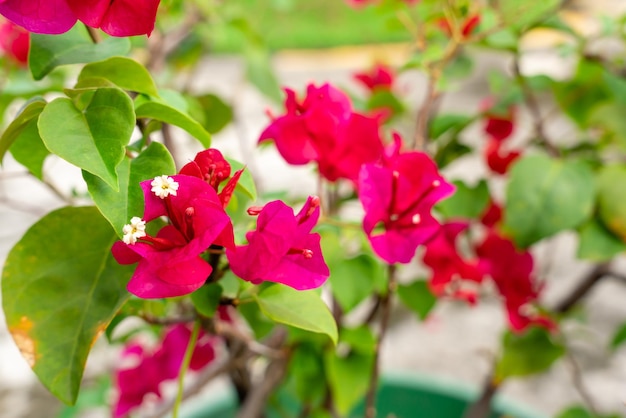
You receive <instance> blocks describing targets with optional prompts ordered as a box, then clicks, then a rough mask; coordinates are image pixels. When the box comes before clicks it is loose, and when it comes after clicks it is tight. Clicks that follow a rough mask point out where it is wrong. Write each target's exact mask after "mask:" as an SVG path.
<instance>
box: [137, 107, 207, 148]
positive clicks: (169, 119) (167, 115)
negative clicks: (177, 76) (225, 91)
mask: <svg viewBox="0 0 626 418" xmlns="http://www.w3.org/2000/svg"><path fill="white" fill-rule="evenodd" d="M136 106H137V107H136V109H135V112H136V114H137V118H138V119H153V120H158V121H160V122H165V123H169V124H170V125H174V126H178V127H179V128H182V129H184V130H185V131H187V132H188V133H189V134H190V135H192V136H193V137H194V138H196V139H197V140H198V141H200V143H201V144H202V145H203V146H204V147H205V148H209V147H210V146H211V134H210V133H208V132H207V131H206V130H205V129H204V128H203V127H202V125H200V124H199V123H198V122H197V121H195V120H194V119H192V118H191V116H189V115H188V114H186V113H184V112H182V111H181V110H179V109H177V108H176V107H175V106H174V105H171V104H169V103H166V102H165V101H146V100H141V101H138V102H137V103H136Z"/></svg>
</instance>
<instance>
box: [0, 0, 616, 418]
mask: <svg viewBox="0 0 626 418" xmlns="http://www.w3.org/2000/svg"><path fill="white" fill-rule="evenodd" d="M607 5H611V7H620V8H621V9H623V10H626V0H624V1H612V2H611V1H606V0H605V1H595V2H593V3H591V4H590V5H589V6H588V7H589V8H593V9H594V10H606V9H603V8H604V7H607ZM578 19H580V20H581V21H582V22H583V24H586V23H584V22H585V19H583V18H578ZM544 44H545V39H544V38H542V37H540V36H538V37H536V38H535V37H533V38H532V39H529V40H527V52H526V56H525V58H524V60H523V62H522V67H523V68H522V70H523V71H524V72H526V73H528V74H530V73H542V72H543V73H549V74H550V75H552V76H567V74H569V72H570V71H571V64H572V63H571V62H567V61H564V60H562V59H560V58H559V57H557V56H555V55H552V54H548V53H546V52H545V50H544V49H543V48H542V45H544ZM404 53H405V51H404V50H403V49H402V48H398V47H383V48H375V49H371V48H368V49H353V48H352V49H339V50H334V51H330V52H329V51H326V52H323V53H319V54H311V53H307V54H301V53H295V52H291V53H283V54H280V55H278V56H277V57H276V60H275V66H276V70H277V72H278V74H279V77H280V79H281V81H282V82H283V83H284V84H286V85H288V86H291V87H293V88H295V89H297V90H302V89H303V87H304V86H305V85H306V83H308V82H311V81H315V82H317V83H321V82H324V81H330V82H333V83H335V84H336V85H339V86H346V87H350V88H353V89H354V90H357V86H355V84H354V83H353V81H352V80H351V77H350V74H351V73H352V72H354V71H356V70H359V69H362V68H365V67H367V66H368V65H369V64H370V63H371V62H372V61H373V60H374V59H384V60H387V61H390V62H397V63H400V62H401V61H402V57H403V55H404ZM475 53H476V54H477V56H478V57H479V58H480V59H479V60H478V65H477V68H476V70H475V74H476V75H475V76H474V77H473V78H472V79H470V80H469V81H468V82H467V83H465V84H464V85H462V86H459V88H458V89H457V90H456V91H454V92H453V93H451V94H449V95H447V96H446V98H445V100H444V102H443V109H444V110H447V111H456V112H468V113H469V112H473V111H474V110H475V109H476V108H477V106H478V103H479V101H480V99H481V98H482V97H484V96H485V95H486V94H487V86H486V84H485V83H484V81H482V80H483V79H482V78H481V77H480V76H479V75H482V74H484V73H485V71H487V70H488V69H490V68H500V69H504V70H506V69H507V68H508V67H509V65H508V63H507V61H506V59H505V58H504V57H502V56H498V55H494V54H485V53H484V52H479V51H476V52H475ZM240 64H241V63H240V61H239V60H238V59H237V58H229V57H220V58H213V59H208V60H207V61H206V63H205V65H204V66H203V75H202V76H201V77H198V79H197V81H196V82H195V83H194V88H195V89H197V90H198V91H212V92H216V93H218V94H220V95H221V96H223V97H224V98H225V99H226V100H227V101H230V102H231V103H233V104H234V105H235V106H236V109H237V115H236V119H237V123H236V124H234V125H231V126H230V127H228V128H227V129H225V130H224V131H223V132H222V133H220V134H219V135H217V136H216V137H215V139H214V146H215V147H216V148H219V149H221V150H222V151H224V152H225V153H226V154H229V155H232V156H233V157H236V158H240V159H242V160H244V161H246V163H248V165H249V167H250V169H251V170H252V172H253V173H254V174H255V175H256V176H257V177H258V178H259V180H260V184H261V187H263V188H264V189H265V190H269V189H270V186H271V189H277V190H278V189H285V188H287V189H289V190H291V192H292V193H293V194H297V195H306V194H314V193H315V192H316V190H315V189H316V186H315V181H314V179H313V177H312V176H311V175H310V171H311V167H306V168H293V167H289V166H287V165H286V164H285V163H283V162H282V160H281V159H280V158H279V157H278V156H277V155H276V153H275V152H274V151H273V150H272V149H269V148H266V149H264V150H261V151H258V152H257V151H254V148H253V145H254V143H255V141H256V138H257V136H258V134H259V132H260V130H261V129H262V127H263V126H264V125H265V124H266V123H267V117H266V116H265V115H264V110H265V108H266V107H268V106H269V105H268V104H267V102H266V101H265V100H264V98H263V97H261V96H260V94H259V93H257V92H256V91H255V90H254V89H253V88H251V87H250V86H248V85H247V84H245V83H244V82H243V81H242V80H243V78H244V75H243V69H242V68H241V65H240ZM204 74H206V76H205V75H204ZM399 86H400V89H401V90H404V92H405V94H406V96H407V97H413V98H415V99H414V101H413V102H414V103H419V100H421V95H422V94H423V87H424V80H423V78H422V77H421V76H420V75H419V74H417V73H406V74H404V75H403V76H402V77H401V79H400V80H399ZM520 119H521V121H520V127H519V129H518V130H517V131H516V138H517V140H523V139H524V138H525V133H527V132H528V130H529V129H530V128H529V127H528V120H529V119H528V115H525V114H521V116H520ZM571 132H572V128H571V126H570V125H569V124H568V122H567V121H564V120H557V121H554V123H552V124H551V125H550V126H549V127H548V135H549V136H550V137H551V138H554V139H555V140H557V141H558V140H563V141H567V137H568V135H569V134H570V133H571ZM482 139H483V137H482V135H481V132H480V127H479V126H473V127H471V128H470V129H469V130H468V131H467V132H466V140H467V141H468V142H471V143H480V142H481V141H482ZM198 149H199V148H198V147H197V146H196V145H195V144H193V143H192V142H191V141H188V142H186V143H185V144H184V145H183V146H181V155H182V159H183V161H184V160H187V159H189V158H192V157H193V155H194V153H195V151H196V150H198ZM50 168H51V169H53V170H54V173H55V178H57V177H56V176H57V175H58V176H59V177H58V178H59V179H62V181H65V182H67V183H70V182H71V181H72V179H73V178H75V174H76V172H75V171H74V170H72V169H71V168H68V167H67V166H66V165H65V164H63V163H60V162H50ZM18 171H20V169H19V167H18V166H17V165H16V164H14V163H12V162H10V161H9V162H8V163H6V164H5V168H4V170H3V173H2V174H1V175H0V178H1V179H2V180H1V181H0V196H7V197H9V198H10V199H11V201H14V202H23V204H22V205H17V206H16V205H12V206H9V205H2V206H0V214H1V219H2V229H1V230H0V236H1V237H2V239H0V258H4V257H6V254H7V252H8V251H9V249H10V248H11V247H12V246H13V244H14V243H15V242H16V241H17V240H18V239H19V238H20V236H21V235H22V234H23V232H24V231H25V230H26V228H27V227H28V226H29V225H31V224H32V223H33V222H35V221H36V219H38V214H37V213H46V212H48V211H49V210H51V209H53V208H56V207H59V206H60V205H61V204H60V202H59V201H58V200H57V199H56V198H55V197H54V196H53V195H52V194H50V193H49V192H48V191H47V190H46V189H45V188H43V187H41V186H39V185H38V184H36V183H35V182H32V181H29V180H28V179H27V178H24V177H23V176H12V175H10V174H9V173H15V172H18ZM484 172H485V168H484V166H483V165H482V163H481V162H480V160H479V158H476V157H470V158H464V159H463V160H462V161H459V162H458V163H457V164H454V166H451V167H449V169H447V170H446V174H448V175H449V176H450V177H451V178H463V179H466V180H469V181H471V180H473V179H477V178H479V177H481V176H482V175H483V173H484ZM575 251H576V243H575V239H573V237H572V236H571V235H570V234H567V233H565V234H561V235H560V236H558V237H555V238H554V239H550V240H549V242H547V243H546V244H545V245H543V246H542V248H540V249H539V250H538V251H537V254H536V255H537V260H538V273H539V274H540V276H541V277H544V278H545V279H546V282H547V286H546V289H545V294H544V299H543V301H544V303H545V305H546V306H552V305H554V304H555V303H556V302H557V301H558V300H560V299H561V297H562V296H563V295H564V294H566V293H567V292H568V290H569V289H570V288H572V287H573V286H575V284H576V283H577V280H578V279H579V278H580V277H581V276H582V275H584V274H585V272H586V270H587V269H588V265H586V264H585V263H581V262H578V261H575V260H574V258H573V257H574V254H575ZM549 253H556V254H557V255H558V256H557V257H554V259H555V261H554V262H552V263H551V264H550V265H548V263H546V262H545V260H546V255H547V254H549ZM618 264H619V266H618V267H619V269H620V270H621V271H626V261H625V260H620V262H619V263H618ZM625 300H626V288H625V287H624V286H623V284H622V283H616V282H613V281H610V280H606V281H604V282H603V283H601V284H600V285H598V286H597V287H596V288H595V289H594V290H593V291H592V292H591V294H590V295H589V297H588V298H587V300H586V301H585V305H586V307H587V317H586V320H585V321H582V322H580V323H569V324H567V325H566V326H565V331H566V334H567V335H568V336H569V337H570V339H571V346H572V350H573V353H574V357H575V360H576V362H577V363H578V364H579V366H580V368H581V369H583V370H584V379H585V385H586V386H587V390H588V391H589V393H590V394H591V396H592V397H593V399H594V400H595V402H596V403H597V406H598V407H599V408H600V409H602V410H604V411H606V412H614V413H618V414H620V415H621V416H624V417H626V407H625V406H624V403H625V402H626V349H622V350H618V351H617V352H616V353H614V354H611V353H609V352H608V350H607V348H606V347H607V343H608V340H609V338H610V336H611V334H612V332H613V331H614V329H615V328H616V327H617V326H619V325H620V324H621V323H623V322H625V321H626V303H624V302H623V301H625ZM392 323H393V326H392V328H391V330H390V332H389V335H388V338H387V339H386V341H385V344H384V347H383V356H382V362H383V367H384V368H385V369H386V370H402V371H404V372H413V371H414V372H419V373H429V374H436V375H439V376H443V377H446V378H449V379H456V380H461V381H463V382H466V383H468V384H472V385H475V386H477V385H480V384H481V383H482V381H483V379H484V378H485V376H486V373H487V372H488V369H489V359H490V357H491V356H492V355H493V353H494V350H496V348H497V346H498V338H499V335H500V333H501V331H502V329H503V327H504V325H505V323H504V315H503V312H502V310H501V307H500V303H499V302H498V301H497V300H496V299H495V298H487V299H485V300H483V301H482V302H481V303H480V305H479V306H478V307H476V308H473V309H470V308H468V307H467V306H465V305H462V304H457V303H450V302H443V303H440V304H439V305H438V307H437V308H436V309H435V311H434V313H433V314H432V317H431V318H430V320H429V321H427V323H425V324H424V323H418V322H417V320H415V319H414V318H413V317H412V316H411V315H407V314H405V313H402V312H399V311H398V312H396V313H395V314H394V316H393V318H392ZM113 361H115V359H114V357H112V356H111V355H109V353H106V352H99V353H97V358H95V359H92V361H90V366H89V368H88V374H93V373H94V372H95V371H97V370H100V369H101V368H102V364H107V363H108V364H111V362H113ZM502 393H503V394H505V395H507V396H509V397H510V398H514V399H515V400H518V401H521V402H522V403H526V404H527V405H529V406H532V407H533V408H534V409H536V410H537V411H539V412H540V413H543V414H544V415H545V416H546V417H550V416H554V414H555V412H556V411H558V410H560V409H561V408H563V407H564V406H566V405H569V404H572V403H580V402H581V399H580V396H579V394H578V393H577V391H576V390H575V389H574V386H573V384H572V367H571V364H570V363H568V362H566V361H560V362H559V363H558V364H557V365H556V366H555V367H553V368H552V370H551V371H550V372H549V373H547V374H545V375H543V376H541V377H534V378H527V379H519V380H512V381H510V382H508V383H507V384H506V385H505V386H504V388H503V390H502ZM56 405H57V404H56V403H55V401H54V400H53V399H52V398H51V396H50V395H48V394H47V393H46V392H45V391H44V390H43V389H41V387H40V385H39V383H38V382H37V381H36V378H35V377H34V375H33V374H32V372H31V371H30V369H29V368H28V366H27V365H26V363H25V362H24V360H22V358H21V356H20V355H19V353H18V352H17V349H16V348H15V346H14V344H13V342H12V340H11V339H10V337H9V335H8V334H7V332H6V330H4V329H0V418H52V417H54V412H53V411H54V410H55V408H56ZM102 416H107V415H106V414H104V415H102Z"/></svg>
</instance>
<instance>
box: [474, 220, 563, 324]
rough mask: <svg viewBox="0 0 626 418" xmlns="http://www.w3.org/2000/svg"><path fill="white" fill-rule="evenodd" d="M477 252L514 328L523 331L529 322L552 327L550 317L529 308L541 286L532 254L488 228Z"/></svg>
mask: <svg viewBox="0 0 626 418" xmlns="http://www.w3.org/2000/svg"><path fill="white" fill-rule="evenodd" d="M476 254H477V255H478V257H479V258H480V259H481V262H483V263H484V265H485V268H486V271H487V272H488V274H489V275H490V276H491V278H492V279H493V281H494V283H495V284H496V287H497V288H498V291H499V292H500V294H501V295H502V297H503V298H504V301H505V306H506V309H507V313H508V317H509V324H510V326H511V329H512V330H513V331H523V330H524V329H525V328H526V327H527V326H528V325H530V324H536V325H540V326H544V327H547V328H552V327H553V323H552V321H551V320H550V319H549V318H547V317H546V316H544V315H541V314H538V313H533V312H531V311H532V304H533V303H534V302H536V300H537V298H538V296H539V292H540V290H541V287H540V286H538V285H537V283H536V280H535V277H534V276H533V257H532V255H531V254H530V253H529V252H528V251H520V250H518V249H517V248H516V247H515V244H514V243H513V242H512V241H511V240H510V239H508V238H506V237H503V236H501V235H500V234H498V233H497V232H495V231H494V230H490V231H489V232H488V234H487V236H486V238H485V240H484V241H483V242H482V243H481V244H480V245H479V246H478V247H476Z"/></svg>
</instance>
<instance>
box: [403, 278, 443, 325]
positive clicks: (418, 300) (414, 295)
mask: <svg viewBox="0 0 626 418" xmlns="http://www.w3.org/2000/svg"><path fill="white" fill-rule="evenodd" d="M398 296H399V297H400V300H401V301H402V303H404V306H406V307H407V308H409V309H410V310H412V311H413V312H415V313H416V314H417V316H418V317H419V318H420V319H421V320H424V319H426V317H427V316H428V314H429V313H430V311H431V310H432V309H433V308H434V307H435V304H436V303H437V298H436V297H435V295H433V293H432V292H431V291H430V289H429V288H428V283H426V282H425V281H423V280H418V281H415V282H413V283H411V284H409V285H400V286H398Z"/></svg>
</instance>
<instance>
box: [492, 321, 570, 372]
mask: <svg viewBox="0 0 626 418" xmlns="http://www.w3.org/2000/svg"><path fill="white" fill-rule="evenodd" d="M503 350H504V352H503V353H502V357H501V358H500V360H499V361H498V363H497V365H496V378H498V379H499V380H502V379H504V378H507V377H511V376H528V375H531V374H535V373H540V372H543V371H545V370H547V369H548V368H549V367H550V366H551V365H552V363H554V362H555V361H556V360H557V359H559V358H560V357H561V356H562V355H563V354H565V348H564V347H563V345H561V344H560V343H558V342H555V341H554V340H553V338H552V336H551V335H550V332H549V331H547V330H546V329H544V328H540V327H532V328H529V329H527V330H526V331H525V332H524V333H523V334H513V333H512V332H510V331H509V332H507V333H505V335H504V341H503Z"/></svg>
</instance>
